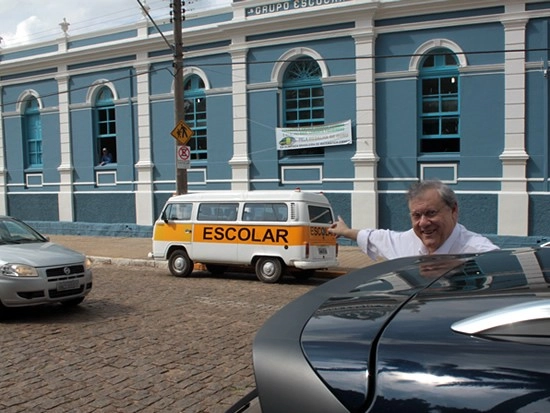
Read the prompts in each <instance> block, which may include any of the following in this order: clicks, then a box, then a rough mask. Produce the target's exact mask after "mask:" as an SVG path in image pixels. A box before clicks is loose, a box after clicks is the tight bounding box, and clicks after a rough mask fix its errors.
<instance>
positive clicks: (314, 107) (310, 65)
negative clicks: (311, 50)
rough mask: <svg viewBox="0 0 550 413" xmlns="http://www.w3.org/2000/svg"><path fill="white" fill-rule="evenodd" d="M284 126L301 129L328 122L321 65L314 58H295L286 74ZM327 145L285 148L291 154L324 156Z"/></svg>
mask: <svg viewBox="0 0 550 413" xmlns="http://www.w3.org/2000/svg"><path fill="white" fill-rule="evenodd" d="M283 111H284V119H283V122H284V127H286V128H299V127H306V126H315V125H322V124H324V123H325V100H324V91H323V85H322V83H321V68H320V67H319V64H317V62H316V61H315V60H314V59H312V58H311V57H300V58H299V59H297V60H295V61H293V62H292V63H291V64H290V65H289V66H288V68H287V69H286V71H285V74H284V77H283ZM322 154H324V149H323V148H304V149H295V150H288V151H284V154H283V155H284V156H288V155H322Z"/></svg>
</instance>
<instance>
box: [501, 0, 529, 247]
mask: <svg viewBox="0 0 550 413" xmlns="http://www.w3.org/2000/svg"><path fill="white" fill-rule="evenodd" d="M514 6H517V5H514ZM506 10H507V15H508V16H509V15H510V13H518V12H519V11H520V10H518V9H517V7H514V8H513V9H512V8H511V6H507V9H506ZM526 24H527V19H524V18H514V19H507V20H505V21H503V25H504V43H505V45H504V48H505V51H506V52H505V59H504V105H505V108H504V113H505V115H504V151H503V152H502V154H501V155H500V160H501V161H502V185H501V190H500V193H499V196H498V234H499V235H518V236H525V235H528V224H529V196H528V194H527V176H526V165H527V160H528V158H529V156H528V155H527V152H526V150H525V52H524V50H525V47H526V46H525V26H526Z"/></svg>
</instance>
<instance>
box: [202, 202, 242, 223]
mask: <svg viewBox="0 0 550 413" xmlns="http://www.w3.org/2000/svg"><path fill="white" fill-rule="evenodd" d="M238 209H239V204H238V203H235V202H227V203H225V202H205V203H202V204H200V205H199V213H198V215H197V220H198V221H236V220H237V210H238Z"/></svg>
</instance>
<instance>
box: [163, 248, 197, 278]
mask: <svg viewBox="0 0 550 413" xmlns="http://www.w3.org/2000/svg"><path fill="white" fill-rule="evenodd" d="M168 268H169V269H170V272H171V273H172V275H174V276H175V277H188V276H189V275H190V274H191V273H192V272H193V261H191V259H190V258H189V255H187V253H186V252H185V251H184V250H175V251H174V252H173V253H172V254H170V258H169V259H168Z"/></svg>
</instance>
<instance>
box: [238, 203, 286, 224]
mask: <svg viewBox="0 0 550 413" xmlns="http://www.w3.org/2000/svg"><path fill="white" fill-rule="evenodd" d="M287 220H288V206H287V205H286V204H283V203H265V202H262V203H246V204H244V211H243V221H256V222H263V221H276V222H285V221H287Z"/></svg>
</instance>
